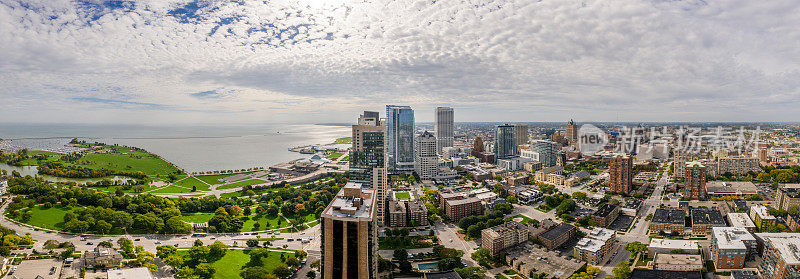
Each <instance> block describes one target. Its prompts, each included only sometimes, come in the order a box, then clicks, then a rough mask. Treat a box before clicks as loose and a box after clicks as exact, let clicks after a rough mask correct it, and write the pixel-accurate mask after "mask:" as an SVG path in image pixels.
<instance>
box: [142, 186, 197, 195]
mask: <svg viewBox="0 0 800 279" xmlns="http://www.w3.org/2000/svg"><path fill="white" fill-rule="evenodd" d="M191 192H192V189H187V188H182V187H178V186H175V185H172V186H167V187H164V188H161V189H158V190H155V191H152V192H148V193H150V194H175V193H191Z"/></svg>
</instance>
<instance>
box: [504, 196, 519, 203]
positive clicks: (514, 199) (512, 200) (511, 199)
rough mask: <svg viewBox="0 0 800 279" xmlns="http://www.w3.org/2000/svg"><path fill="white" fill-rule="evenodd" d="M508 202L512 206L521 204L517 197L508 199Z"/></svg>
mask: <svg viewBox="0 0 800 279" xmlns="http://www.w3.org/2000/svg"><path fill="white" fill-rule="evenodd" d="M506 201H508V203H510V204H516V203H517V202H519V200H518V199H517V197H515V196H508V197H506Z"/></svg>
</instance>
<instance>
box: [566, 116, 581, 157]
mask: <svg viewBox="0 0 800 279" xmlns="http://www.w3.org/2000/svg"><path fill="white" fill-rule="evenodd" d="M564 135H565V137H566V139H567V143H568V144H569V146H572V147H574V148H575V149H576V150H580V149H579V148H580V146H579V144H578V125H575V121H572V119H570V120H569V122H567V127H566V130H565V131H564Z"/></svg>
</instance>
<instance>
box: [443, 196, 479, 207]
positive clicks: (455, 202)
mask: <svg viewBox="0 0 800 279" xmlns="http://www.w3.org/2000/svg"><path fill="white" fill-rule="evenodd" d="M474 202H477V203H480V202H481V200H479V199H477V198H466V199H459V200H447V203H448V204H450V206H454V205H462V204H468V203H474Z"/></svg>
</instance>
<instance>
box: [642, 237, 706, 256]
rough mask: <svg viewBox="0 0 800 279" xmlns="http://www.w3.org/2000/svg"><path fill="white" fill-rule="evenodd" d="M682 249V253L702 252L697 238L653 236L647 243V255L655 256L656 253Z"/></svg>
mask: <svg viewBox="0 0 800 279" xmlns="http://www.w3.org/2000/svg"><path fill="white" fill-rule="evenodd" d="M673 251H680V252H681V253H680V254H700V246H699V245H698V241H697V240H681V239H669V238H663V239H662V238H653V239H651V240H650V244H649V245H647V256H648V257H651V258H652V257H655V256H656V254H670V253H672V252H673Z"/></svg>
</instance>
